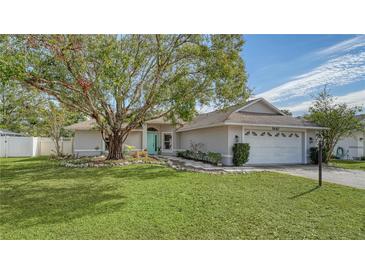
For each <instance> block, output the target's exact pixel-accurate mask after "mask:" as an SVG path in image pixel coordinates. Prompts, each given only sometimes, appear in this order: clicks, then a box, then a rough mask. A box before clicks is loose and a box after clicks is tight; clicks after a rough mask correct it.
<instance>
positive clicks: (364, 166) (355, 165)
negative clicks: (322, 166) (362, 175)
mask: <svg viewBox="0 0 365 274" xmlns="http://www.w3.org/2000/svg"><path fill="white" fill-rule="evenodd" d="M330 165H331V166H334V167H340V168H345V169H356V170H363V171H365V161H352V160H335V159H333V160H331V161H330Z"/></svg>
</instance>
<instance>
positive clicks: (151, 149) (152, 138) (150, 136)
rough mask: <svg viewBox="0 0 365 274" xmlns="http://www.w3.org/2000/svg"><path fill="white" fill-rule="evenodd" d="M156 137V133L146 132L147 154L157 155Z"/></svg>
mask: <svg viewBox="0 0 365 274" xmlns="http://www.w3.org/2000/svg"><path fill="white" fill-rule="evenodd" d="M157 144H158V135H157V133H156V132H147V151H148V154H151V155H153V154H157Z"/></svg>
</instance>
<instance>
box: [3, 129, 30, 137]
mask: <svg viewBox="0 0 365 274" xmlns="http://www.w3.org/2000/svg"><path fill="white" fill-rule="evenodd" d="M0 136H25V134H23V133H17V132H13V131H10V130H7V129H0Z"/></svg>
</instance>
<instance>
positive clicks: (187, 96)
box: [0, 35, 248, 159]
mask: <svg viewBox="0 0 365 274" xmlns="http://www.w3.org/2000/svg"><path fill="white" fill-rule="evenodd" d="M242 46H243V39H242V37H241V36H240V35H10V36H9V35H6V36H2V37H1V41H0V49H1V61H0V73H1V74H2V76H3V78H6V79H13V80H17V81H19V82H21V83H25V84H27V85H28V86H31V87H33V88H35V89H37V90H38V91H41V92H44V93H47V94H48V95H50V96H53V97H54V98H56V99H57V100H58V101H59V102H62V103H63V104H64V105H65V106H66V107H68V108H69V109H72V110H73V111H78V112H80V113H83V114H85V115H87V116H90V117H91V118H93V119H95V121H96V123H97V124H98V126H99V128H100V130H101V132H102V133H103V135H107V136H108V139H109V142H110V146H109V158H110V159H116V158H120V157H122V151H123V150H122V144H123V143H124V141H125V140H126V138H127V136H128V134H129V132H130V131H131V130H132V129H134V128H137V127H139V126H140V125H141V123H143V122H145V121H146V120H149V119H154V118H159V117H167V118H168V119H171V120H172V121H173V122H174V121H176V119H183V120H189V119H192V117H193V116H194V114H195V105H196V104H197V103H199V104H201V105H206V104H209V105H214V106H216V107H225V106H228V105H230V104H232V103H240V102H242V101H244V100H246V99H247V97H248V92H247V89H246V73H245V68H244V63H243V60H242V58H241V55H240V54H241V50H242Z"/></svg>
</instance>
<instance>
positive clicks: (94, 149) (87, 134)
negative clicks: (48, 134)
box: [74, 130, 103, 156]
mask: <svg viewBox="0 0 365 274" xmlns="http://www.w3.org/2000/svg"><path fill="white" fill-rule="evenodd" d="M102 151H103V139H102V137H101V134H100V132H99V131H96V130H76V131H75V137H74V153H75V154H77V155H79V156H94V155H100V154H101V153H102Z"/></svg>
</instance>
